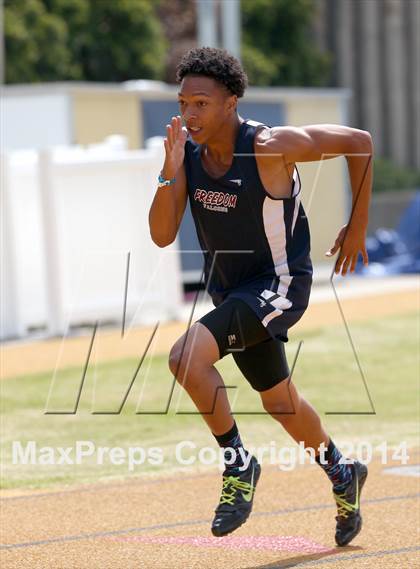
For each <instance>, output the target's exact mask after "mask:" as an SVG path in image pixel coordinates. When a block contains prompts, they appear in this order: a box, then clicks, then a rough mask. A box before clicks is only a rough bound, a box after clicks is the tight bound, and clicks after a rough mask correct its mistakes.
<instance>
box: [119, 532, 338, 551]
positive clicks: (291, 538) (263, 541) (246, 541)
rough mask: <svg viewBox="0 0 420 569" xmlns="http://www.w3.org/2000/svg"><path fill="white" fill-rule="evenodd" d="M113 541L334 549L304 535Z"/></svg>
mask: <svg viewBox="0 0 420 569" xmlns="http://www.w3.org/2000/svg"><path fill="white" fill-rule="evenodd" d="M110 539H112V540H113V541H125V542H127V541H130V542H136V543H144V544H147V545H149V544H156V545H192V546H196V547H223V548H228V549H253V550H255V549H269V550H271V551H299V552H301V553H327V552H333V551H334V550H333V549H331V548H330V547H325V546H324V545H321V544H319V543H316V542H315V541H312V540H311V539H307V538H306V537H301V536H295V535H285V536H244V537H236V536H235V537H233V536H227V537H222V538H217V537H205V536H196V537H189V536H179V537H176V536H167V537H165V536H147V535H136V536H134V535H133V536H124V537H122V536H119V537H112V538H110Z"/></svg>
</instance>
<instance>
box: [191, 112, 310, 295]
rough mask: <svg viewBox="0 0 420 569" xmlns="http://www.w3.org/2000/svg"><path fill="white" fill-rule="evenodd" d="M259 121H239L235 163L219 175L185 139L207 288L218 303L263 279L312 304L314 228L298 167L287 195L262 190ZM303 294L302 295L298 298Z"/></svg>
mask: <svg viewBox="0 0 420 569" xmlns="http://www.w3.org/2000/svg"><path fill="white" fill-rule="evenodd" d="M263 127H265V125H262V124H261V123H257V122H254V121H251V120H246V121H244V122H242V123H241V125H240V128H239V131H238V134H237V138H236V142H235V150H234V157H233V162H232V165H231V167H230V168H229V170H228V172H226V174H225V175H224V176H221V177H220V178H217V179H214V178H212V177H211V176H210V175H209V174H208V173H207V172H206V171H205V169H204V168H203V166H202V162H201V146H200V145H198V144H196V143H195V142H194V141H193V140H192V139H191V138H190V137H189V138H188V139H187V142H186V145H185V172H186V178H187V186H188V196H189V201H190V205H191V212H192V215H193V218H194V222H195V226H196V230H197V235H198V239H199V242H200V245H201V248H202V250H203V254H204V259H205V266H204V275H205V282H206V285H207V290H208V292H209V293H210V295H211V296H212V298H213V301H214V303H215V304H216V305H218V304H219V303H220V302H221V301H223V300H224V299H225V298H226V297H227V296H228V295H229V294H230V293H231V292H233V291H237V290H241V289H246V288H247V287H249V286H250V285H255V283H258V281H261V282H263V283H267V282H270V281H271V282H272V284H271V286H270V289H271V290H273V291H275V292H276V293H278V294H279V295H282V296H284V297H287V296H288V294H289V293H290V295H292V293H293V291H294V294H293V301H294V302H295V303H296V302H297V304H300V305H302V306H303V305H305V306H306V305H307V302H308V298H309V289H310V285H311V283H312V263H311V259H310V234H309V226H308V221H307V218H306V215H305V212H304V209H303V206H302V204H301V202H300V190H301V183H300V178H299V174H298V172H297V169H296V168H295V170H294V173H293V181H292V183H291V188H290V197H289V198H278V199H275V198H272V197H271V196H270V195H269V194H268V193H267V192H266V191H265V189H264V186H263V184H262V182H261V180H260V176H259V173H258V168H257V162H256V159H255V155H254V138H255V134H256V132H257V131H258V129H260V128H263ZM299 297H301V298H300V299H299Z"/></svg>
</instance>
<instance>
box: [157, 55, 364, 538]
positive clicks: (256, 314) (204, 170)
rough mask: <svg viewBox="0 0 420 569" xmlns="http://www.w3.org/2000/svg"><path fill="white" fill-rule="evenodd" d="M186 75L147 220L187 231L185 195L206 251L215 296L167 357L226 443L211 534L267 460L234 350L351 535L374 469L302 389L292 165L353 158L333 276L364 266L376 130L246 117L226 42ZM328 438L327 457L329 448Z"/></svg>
mask: <svg viewBox="0 0 420 569" xmlns="http://www.w3.org/2000/svg"><path fill="white" fill-rule="evenodd" d="M177 79H178V82H180V84H181V86H180V92H179V106H180V116H177V117H173V118H172V120H171V123H170V124H169V125H167V136H166V139H165V142H164V144H165V151H166V157H165V162H164V165H163V168H162V171H161V175H160V177H159V183H158V189H157V191H156V194H155V197H154V200H153V203H152V206H151V209H150V214H149V223H150V232H151V236H152V239H153V241H154V242H155V243H156V244H157V245H158V246H159V247H166V246H167V245H169V244H170V243H172V242H173V241H174V239H175V237H176V235H177V232H178V229H179V226H180V223H181V220H182V216H183V213H184V210H185V206H186V202H187V199H189V202H190V205H191V211H192V214H193V218H194V221H195V225H196V230H197V234H198V238H199V241H200V244H201V247H202V249H203V253H204V257H205V281H206V288H207V290H208V292H209V294H210V295H211V297H212V300H213V304H214V305H215V309H214V310H212V311H211V312H209V313H208V314H207V315H205V316H204V317H203V318H201V319H200V320H198V321H197V322H196V323H194V324H193V326H192V327H191V328H190V330H189V331H188V332H187V333H186V334H184V335H183V336H182V337H181V338H180V339H179V340H178V341H177V342H176V343H175V345H174V346H173V348H172V350H171V353H170V358H169V367H170V369H171V371H172V372H173V373H174V375H175V376H176V379H177V380H178V381H179V382H180V383H181V385H182V386H183V387H184V388H185V389H186V390H187V392H188V394H189V395H190V397H191V398H192V399H193V401H194V403H195V405H196V406H197V409H198V410H199V411H200V412H201V413H202V416H203V418H204V420H205V421H206V423H207V425H208V427H209V428H210V430H211V432H212V433H213V435H214V436H215V438H216V440H217V442H218V444H219V445H220V447H222V448H225V449H226V452H225V461H226V470H225V472H224V473H223V488H222V494H221V498H220V502H219V505H218V506H217V508H216V511H215V518H214V520H213V523H212V528H211V529H212V532H213V534H214V535H215V536H223V535H226V534H228V533H230V532H232V531H234V530H235V529H237V528H238V527H239V526H240V525H241V524H243V523H244V522H245V520H246V519H247V518H248V516H249V514H250V512H251V509H252V503H253V498H254V491H255V486H256V484H257V482H258V478H259V475H260V470H261V468H260V465H259V464H258V462H257V459H256V458H255V457H253V456H250V455H247V453H246V452H245V451H244V449H243V445H242V442H241V437H240V434H239V432H238V428H237V426H236V423H235V421H234V419H233V416H232V413H231V409H230V406H229V401H228V398H227V395H226V390H225V388H224V383H223V379H222V377H221V376H220V374H219V372H218V371H217V370H216V368H215V367H214V364H215V363H216V362H217V361H218V360H219V359H221V358H223V357H224V356H225V355H227V354H228V353H232V355H233V358H234V360H235V362H236V364H237V365H238V367H239V369H240V370H241V372H242V373H243V375H244V376H245V377H246V379H247V380H248V381H249V383H250V384H251V386H252V387H253V388H254V389H255V390H256V391H258V392H259V394H260V396H261V399H262V404H263V406H264V408H265V410H266V411H267V412H268V413H269V414H271V415H272V417H273V418H274V419H275V420H277V421H278V422H279V423H280V424H281V425H282V426H283V427H284V428H285V429H286V431H287V432H288V433H289V434H290V435H291V437H292V438H293V439H294V440H295V441H296V442H300V441H302V442H303V443H304V445H305V447H307V448H308V447H309V448H313V449H314V451H315V453H316V456H317V462H318V463H319V464H320V466H321V467H322V468H323V469H324V471H325V473H326V474H327V476H328V477H329V479H330V480H331V482H332V484H333V495H334V498H335V500H336V503H337V507H338V515H337V517H336V521H337V526H336V534H335V538H336V542H337V544H338V545H347V544H348V543H350V541H351V540H352V539H353V538H354V537H355V536H356V535H357V534H358V533H359V531H360V529H361V525H362V518H361V515H360V493H361V490H362V487H363V485H364V482H365V480H366V476H367V468H366V466H365V465H363V464H360V463H358V462H354V463H353V464H348V463H346V462H345V461H343V457H342V455H341V453H340V451H339V450H338V449H337V447H335V445H334V443H333V441H332V440H331V438H330V437H329V435H328V434H327V433H326V431H325V430H324V427H323V426H322V424H321V421H320V418H319V416H318V414H317V413H316V412H315V410H314V409H313V407H311V405H310V404H309V403H308V402H307V401H306V400H305V399H303V397H301V396H300V395H299V393H298V391H297V389H296V387H295V385H294V383H293V382H292V381H291V377H290V371H289V367H288V363H287V360H286V355H285V350H284V342H287V341H288V338H287V332H288V330H289V328H291V327H292V326H293V325H294V324H295V323H296V322H297V321H298V320H299V319H300V318H301V317H302V315H303V314H304V312H305V310H306V308H307V306H308V302H309V295H310V289H311V284H312V264H311V259H310V235H309V227H308V221H307V219H306V215H305V212H304V209H303V207H302V204H301V201H300V193H301V183H300V179H299V174H298V172H297V169H296V163H297V162H310V161H317V160H322V159H324V158H326V157H329V158H331V157H333V156H346V158H347V164H348V170H349V176H350V182H351V188H352V194H353V210H352V215H351V219H350V221H349V223H348V225H346V226H344V227H343V228H342V229H341V231H340V232H339V234H338V237H337V239H336V241H335V244H334V246H333V247H332V248H331V249H330V251H329V252H328V253H327V255H328V256H332V255H334V254H335V253H337V252H339V255H338V258H337V261H336V264H335V272H336V273H340V272H341V274H342V275H345V274H347V272H348V271H351V272H353V271H354V269H355V265H356V262H357V258H358V255H359V253H361V254H362V256H363V261H364V263H365V264H367V262H368V259H367V254H366V249H365V238H366V230H367V224H368V209H369V200H370V194H371V184H372V165H371V156H372V140H371V137H370V135H369V133H367V132H364V131H362V130H357V129H354V128H349V127H346V126H340V125H331V124H322V125H311V126H306V127H300V128H297V127H273V128H270V127H267V126H265V125H262V124H260V123H256V122H254V121H251V120H244V119H243V118H242V117H240V116H239V115H238V112H237V103H238V98H240V97H242V96H243V94H244V90H245V88H246V86H247V77H246V74H245V72H244V71H243V69H242V67H241V65H240V63H239V61H238V60H237V59H235V58H234V57H232V56H231V55H229V54H228V53H227V52H226V51H224V50H220V49H215V48H198V49H193V50H191V51H190V52H188V53H187V54H186V55H185V56H184V57H183V59H182V60H181V62H180V64H179V66H178V70H177ZM183 123H184V125H185V127H183ZM322 443H324V445H325V447H326V449H327V450H326V452H325V461H323V460H321V459H320V454H319V449H320V448H322ZM228 449H230V450H228ZM323 462H325V463H324V464H323Z"/></svg>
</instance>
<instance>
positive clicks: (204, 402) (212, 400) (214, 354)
mask: <svg viewBox="0 0 420 569" xmlns="http://www.w3.org/2000/svg"><path fill="white" fill-rule="evenodd" d="M219 359H220V355H219V347H218V345H217V342H216V340H215V339H214V336H213V335H212V334H211V332H210V331H209V330H208V329H207V328H206V327H205V326H204V325H203V324H201V323H200V322H196V323H195V324H193V326H191V328H190V329H189V330H188V332H187V333H186V334H184V335H183V336H181V338H179V340H178V341H177V342H176V343H175V345H174V346H173V348H172V350H171V353H170V355H169V369H170V370H171V372H172V373H173V374H174V376H175V378H176V380H177V381H178V382H179V383H180V384H181V385H182V386H183V387H184V389H185V390H186V391H187V393H188V395H189V396H190V397H191V399H192V400H193V401H194V403H195V405H196V407H197V409H198V410H199V411H200V413H201V414H202V416H203V418H204V420H205V421H206V423H207V425H208V426H209V427H210V429H211V431H212V433H213V434H215V435H222V434H224V433H226V432H227V431H229V430H230V429H231V428H232V426H233V422H234V421H233V417H232V414H231V409H230V405H229V401H228V398H227V395H226V389H225V384H224V382H223V379H222V377H221V375H220V373H219V372H218V371H217V369H216V368H215V367H214V364H215V363H216V362H217V360H219Z"/></svg>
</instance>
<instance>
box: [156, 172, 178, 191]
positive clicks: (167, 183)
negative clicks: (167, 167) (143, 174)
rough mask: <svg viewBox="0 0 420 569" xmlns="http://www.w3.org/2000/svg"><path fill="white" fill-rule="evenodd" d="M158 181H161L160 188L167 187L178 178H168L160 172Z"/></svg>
mask: <svg viewBox="0 0 420 569" xmlns="http://www.w3.org/2000/svg"><path fill="white" fill-rule="evenodd" d="M158 182H159V185H158V187H159V188H165V187H166V186H171V185H172V184H174V183H175V182H176V178H171V179H170V180H167V179H166V178H164V177H163V176H162V174H159V177H158Z"/></svg>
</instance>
